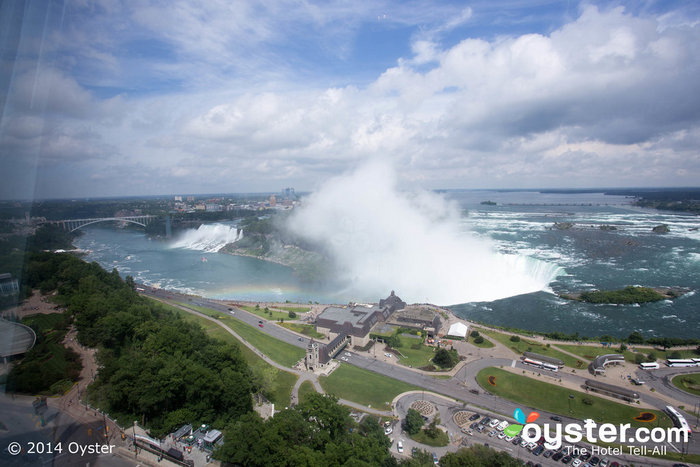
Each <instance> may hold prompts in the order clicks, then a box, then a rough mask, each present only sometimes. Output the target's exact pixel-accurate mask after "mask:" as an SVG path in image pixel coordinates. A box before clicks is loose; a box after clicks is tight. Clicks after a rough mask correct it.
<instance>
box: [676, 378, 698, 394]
mask: <svg viewBox="0 0 700 467" xmlns="http://www.w3.org/2000/svg"><path fill="white" fill-rule="evenodd" d="M671 382H672V383H673V385H674V386H675V387H677V388H678V389H680V390H681V391H685V392H689V393H691V394H695V395H696V396H700V373H686V374H684V375H678V376H676V377H675V378H673V379H672V380H671Z"/></svg>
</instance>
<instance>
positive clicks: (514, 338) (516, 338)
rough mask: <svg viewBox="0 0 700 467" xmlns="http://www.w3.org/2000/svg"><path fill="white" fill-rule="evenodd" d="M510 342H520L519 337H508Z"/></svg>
mask: <svg viewBox="0 0 700 467" xmlns="http://www.w3.org/2000/svg"><path fill="white" fill-rule="evenodd" d="M510 341H511V342H520V336H510Z"/></svg>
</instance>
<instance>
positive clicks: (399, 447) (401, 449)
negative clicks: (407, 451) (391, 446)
mask: <svg viewBox="0 0 700 467" xmlns="http://www.w3.org/2000/svg"><path fill="white" fill-rule="evenodd" d="M396 450H397V451H398V452H403V443H402V442H401V441H400V440H399V442H398V443H396Z"/></svg>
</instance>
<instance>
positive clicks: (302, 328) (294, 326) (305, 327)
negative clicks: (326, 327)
mask: <svg viewBox="0 0 700 467" xmlns="http://www.w3.org/2000/svg"><path fill="white" fill-rule="evenodd" d="M280 326H283V327H285V328H287V329H290V330H292V331H294V332H298V333H299V334H303V335H305V336H309V337H313V338H314V339H325V338H326V335H325V334H321V333H320V332H316V326H314V325H312V324H299V323H280Z"/></svg>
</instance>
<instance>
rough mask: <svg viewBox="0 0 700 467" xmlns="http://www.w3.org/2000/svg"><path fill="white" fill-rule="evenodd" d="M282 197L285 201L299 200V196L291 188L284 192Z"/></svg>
mask: <svg viewBox="0 0 700 467" xmlns="http://www.w3.org/2000/svg"><path fill="white" fill-rule="evenodd" d="M282 196H283V197H284V199H291V200H295V199H297V194H296V193H295V192H294V188H291V187H289V188H285V189H284V190H282Z"/></svg>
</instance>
